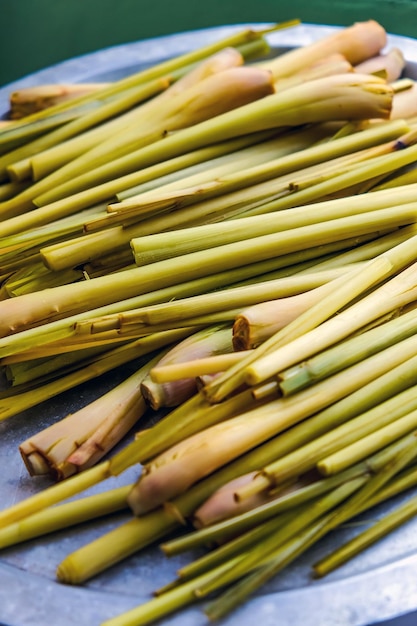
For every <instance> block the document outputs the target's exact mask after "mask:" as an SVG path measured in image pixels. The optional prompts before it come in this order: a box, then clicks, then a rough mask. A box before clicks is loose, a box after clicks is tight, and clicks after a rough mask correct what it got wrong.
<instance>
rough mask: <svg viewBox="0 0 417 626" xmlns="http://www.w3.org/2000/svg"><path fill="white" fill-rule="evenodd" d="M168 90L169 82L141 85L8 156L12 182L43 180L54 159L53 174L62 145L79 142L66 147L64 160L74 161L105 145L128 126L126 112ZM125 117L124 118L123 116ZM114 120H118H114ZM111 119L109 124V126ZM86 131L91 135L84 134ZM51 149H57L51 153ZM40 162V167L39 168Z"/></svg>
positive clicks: (60, 161) (161, 81)
mask: <svg viewBox="0 0 417 626" xmlns="http://www.w3.org/2000/svg"><path fill="white" fill-rule="evenodd" d="M168 86H169V81H168V80H167V79H156V80H154V81H151V82H150V83H145V84H144V85H139V86H138V87H135V88H132V89H131V90H129V91H128V92H127V93H126V94H123V95H121V96H120V97H118V98H117V99H116V100H114V101H113V100H110V101H109V102H104V103H103V104H102V105H101V106H100V107H99V108H98V109H93V110H92V111H91V112H89V113H86V114H85V115H83V116H82V117H79V118H78V119H75V120H74V121H72V122H69V123H68V124H65V126H63V127H60V128H58V129H56V130H55V131H52V132H50V133H48V134H47V135H43V136H42V137H40V138H37V139H35V140H34V141H32V142H30V143H26V144H25V145H24V146H21V147H20V148H17V149H16V150H14V151H12V152H9V153H8V155H7V161H8V163H9V164H8V167H7V171H8V173H9V175H10V176H11V178H12V179H13V180H21V179H24V178H26V177H27V176H29V177H31V178H32V177H33V180H34V181H36V180H39V179H40V178H43V177H44V176H45V175H46V174H47V173H48V168H47V166H46V165H45V160H46V162H47V163H48V157H49V158H51V157H54V166H53V168H52V170H53V169H54V168H57V167H59V166H60V165H61V164H62V158H61V154H62V152H63V151H64V148H63V142H68V140H69V139H71V138H73V137H77V139H76V140H74V141H72V142H70V143H65V151H64V152H65V157H64V158H65V160H67V159H71V158H74V157H75V156H76V155H78V154H79V153H80V152H82V151H83V150H85V149H87V148H86V146H89V145H91V143H92V145H95V144H96V143H97V142H99V141H103V139H104V138H105V137H106V136H109V134H110V133H111V132H116V131H117V130H118V129H121V128H123V127H124V125H125V124H128V122H129V117H128V115H126V113H125V112H126V111H129V109H131V108H132V107H134V106H137V105H139V104H141V103H142V102H143V101H145V100H148V99H149V98H152V97H153V96H155V95H156V94H158V93H160V92H161V91H163V90H164V89H167V87H168ZM123 113H125V114H124V115H122V114H123ZM114 117H116V119H111V118H114ZM109 119H110V120H111V121H110V122H108V120H109ZM97 125H100V126H97ZM91 129H92V130H91ZM86 131H90V132H89V133H88V134H85V133H86ZM51 148H54V149H53V150H51ZM40 155H42V156H40ZM39 161H40V167H39V166H38V162H39ZM4 162H6V159H4ZM45 170H46V171H45Z"/></svg>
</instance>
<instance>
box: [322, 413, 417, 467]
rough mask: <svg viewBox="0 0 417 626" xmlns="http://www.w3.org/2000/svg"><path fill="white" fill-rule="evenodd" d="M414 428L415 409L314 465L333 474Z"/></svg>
mask: <svg viewBox="0 0 417 626" xmlns="http://www.w3.org/2000/svg"><path fill="white" fill-rule="evenodd" d="M416 428H417V411H411V412H410V413H407V414H406V415H404V417H400V418H398V419H396V420H395V421H394V422H393V423H391V424H388V425H386V426H384V425H383V424H381V428H378V430H376V431H374V432H373V433H371V434H369V435H367V436H365V437H363V438H362V439H361V440H357V441H355V442H354V443H351V444H350V445H349V444H348V445H346V446H344V447H343V448H342V449H340V450H338V451H337V452H334V453H333V454H330V455H325V456H324V457H322V458H321V459H320V460H319V461H318V462H317V463H316V467H317V469H318V470H319V472H320V473H321V474H325V475H326V476H328V475H329V474H335V473H337V472H340V471H341V470H343V469H345V468H346V467H349V465H353V464H354V463H356V462H357V461H360V460H362V459H364V458H366V457H367V456H368V455H369V454H372V453H373V452H376V451H377V450H380V449H382V448H384V447H385V446H387V445H388V444H389V443H391V442H392V441H395V440H397V439H399V438H400V437H401V436H403V435H406V434H407V433H411V431H413V430H415V429H416Z"/></svg>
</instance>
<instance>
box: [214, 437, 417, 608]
mask: <svg viewBox="0 0 417 626" xmlns="http://www.w3.org/2000/svg"><path fill="white" fill-rule="evenodd" d="M415 447H416V446H415V442H414V448H413V446H410V444H409V447H408V449H407V448H405V449H404V451H403V452H402V453H400V454H399V455H398V457H397V458H394V459H393V461H392V462H391V463H390V464H389V465H388V466H387V467H384V468H383V469H382V470H381V471H380V473H379V474H377V475H376V476H374V477H371V478H370V479H369V480H368V481H367V482H365V483H364V484H363V485H362V486H360V487H359V488H358V489H357V490H356V491H355V492H353V494H352V495H351V496H350V497H348V499H347V500H346V499H345V500H344V501H343V500H342V502H341V503H339V505H338V506H336V509H335V511H330V513H329V514H328V515H324V516H322V517H321V518H319V521H318V523H317V524H316V525H314V524H313V526H311V525H309V526H307V531H305V530H304V532H303V533H302V537H301V539H299V538H296V540H295V542H291V540H290V542H287V543H285V544H284V545H283V546H282V547H281V549H278V553H275V554H276V556H275V558H274V557H273V558H272V559H270V560H269V561H268V562H267V563H266V565H264V566H263V567H261V568H260V570H258V571H255V572H254V573H253V575H249V576H247V577H245V578H244V579H243V580H242V581H241V582H239V583H237V585H235V586H234V587H232V588H231V589H230V590H228V591H226V592H225V594H223V596H221V597H220V598H218V599H217V600H215V601H214V602H213V603H212V605H211V607H209V609H208V611H207V613H208V614H209V615H210V616H211V617H212V618H214V617H220V616H224V615H225V614H226V613H227V612H229V611H230V610H231V608H233V607H234V606H236V605H237V604H238V603H239V602H240V601H242V600H244V599H246V598H247V595H248V593H250V592H253V591H254V590H255V589H256V588H258V587H259V586H260V585H262V584H263V583H265V582H266V581H267V580H268V579H269V578H270V577H271V576H273V575H274V574H276V573H277V572H278V571H280V570H281V569H282V568H283V567H284V566H285V565H287V564H288V563H289V562H291V561H292V560H293V559H294V558H295V557H296V556H299V555H300V554H301V553H302V552H304V551H305V550H306V548H308V547H309V546H311V545H313V544H314V543H316V542H317V541H318V540H319V539H320V538H322V537H323V536H325V535H326V534H327V533H328V532H329V531H330V530H332V529H333V528H336V527H337V526H338V525H340V523H342V522H343V521H346V520H348V519H350V518H351V517H352V516H354V515H356V513H358V512H359V511H360V510H364V509H366V508H368V507H369V502H370V501H372V500H371V498H369V499H368V500H367V499H366V497H367V496H372V495H373V494H374V493H375V491H377V490H378V488H379V489H380V491H381V490H382V489H383V487H384V485H385V484H386V483H387V482H388V481H389V480H390V478H392V476H395V475H396V474H397V473H398V472H399V471H400V469H401V467H402V466H404V465H405V464H406V463H407V462H408V461H409V459H410V458H413V457H415V454H416V450H415ZM304 533H306V534H304ZM291 544H292V545H291ZM239 565H240V563H239V564H238V567H239ZM236 592H237V593H236Z"/></svg>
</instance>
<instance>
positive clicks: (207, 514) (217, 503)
mask: <svg viewBox="0 0 417 626" xmlns="http://www.w3.org/2000/svg"><path fill="white" fill-rule="evenodd" d="M254 475H255V472H250V473H249V474H243V475H242V476H239V477H238V478H235V479H234V480H231V481H230V482H228V483H226V484H225V485H222V486H221V487H220V489H218V490H217V491H216V492H215V493H214V494H213V495H212V496H210V498H208V499H207V500H206V501H205V502H204V503H203V504H202V505H201V506H200V507H198V509H196V511H195V512H194V515H193V519H192V522H193V525H194V527H195V528H197V529H199V528H204V527H207V526H212V525H213V524H216V523H218V522H221V521H224V520H226V519H228V518H231V517H232V518H234V517H235V516H237V515H240V514H242V513H245V512H246V511H250V510H252V509H254V508H257V507H258V506H261V505H262V504H265V503H266V502H269V501H270V500H271V499H274V498H276V496H275V494H274V495H271V494H269V493H263V494H259V493H257V494H255V495H254V497H253V498H247V499H246V500H244V501H241V502H236V500H235V498H234V494H235V491H236V489H238V488H239V487H240V486H242V485H245V484H246V483H248V482H249V481H251V480H252V479H253V478H254ZM297 487H298V485H297V484H294V483H292V484H289V486H288V488H287V489H285V487H283V490H282V491H283V492H284V494H285V493H287V491H289V492H291V491H294V490H296V489H297Z"/></svg>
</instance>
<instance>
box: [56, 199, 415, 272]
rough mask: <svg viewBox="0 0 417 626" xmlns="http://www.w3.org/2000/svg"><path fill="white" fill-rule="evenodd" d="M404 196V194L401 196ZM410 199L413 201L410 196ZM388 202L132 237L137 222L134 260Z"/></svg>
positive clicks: (306, 209) (327, 205) (307, 209)
mask: <svg viewBox="0 0 417 626" xmlns="http://www.w3.org/2000/svg"><path fill="white" fill-rule="evenodd" d="M406 198H407V196H405V198H404V200H405V199H406ZM409 202H410V203H411V202H412V201H411V200H409ZM388 203H389V199H388V198H386V199H384V197H383V196H382V195H381V194H378V195H376V194H372V196H371V197H370V198H369V199H368V198H366V199H365V198H361V197H359V198H357V199H356V204H355V205H354V203H353V202H351V201H349V200H348V201H347V202H346V204H344V203H342V202H341V201H340V200H333V201H329V202H319V203H316V204H314V205H305V206H298V207H294V208H291V209H288V210H285V209H283V210H282V211H279V212H277V213H271V214H266V215H262V214H261V215H257V216H252V217H240V218H235V219H233V220H231V221H227V222H222V223H220V224H216V223H214V224H206V225H200V226H195V227H187V228H182V229H181V228H180V229H178V228H177V229H176V230H175V231H174V232H159V233H157V232H156V233H155V234H151V235H147V236H146V235H140V236H138V237H135V235H134V229H135V228H136V229H137V231H138V232H139V231H140V228H141V226H142V228H143V227H144V228H145V230H146V223H145V224H138V225H136V226H135V227H133V228H131V229H130V231H129V232H130V235H131V238H132V241H131V246H132V249H133V252H134V255H135V259H136V262H137V264H138V265H144V264H146V263H149V262H155V261H156V260H162V259H165V258H170V257H173V256H178V255H180V254H185V253H190V252H195V251H197V250H201V249H207V248H210V247H215V246H218V245H223V244H227V243H232V242H235V241H237V240H240V239H244V238H245V239H248V238H251V237H255V236H261V235H265V234H268V233H271V232H273V231H276V230H286V229H291V228H297V227H301V226H306V225H308V224H313V223H317V222H320V221H327V220H330V219H336V218H339V217H344V216H349V215H355V214H358V213H360V212H363V211H372V210H379V209H381V208H385V207H386V206H388ZM404 203H406V202H404ZM398 204H403V202H402V201H400V202H399V203H398ZM161 222H162V220H161ZM214 242H215V243H214ZM174 244H175V248H174ZM173 248H174V249H173ZM52 251H53V248H52ZM44 254H45V256H46V257H47V259H48V258H49V259H50V255H48V254H47V253H44ZM47 262H48V264H49V265H50V266H53V267H54V268H56V269H61V267H62V266H61V265H57V264H53V265H52V264H51V261H50V260H48V261H47Z"/></svg>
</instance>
